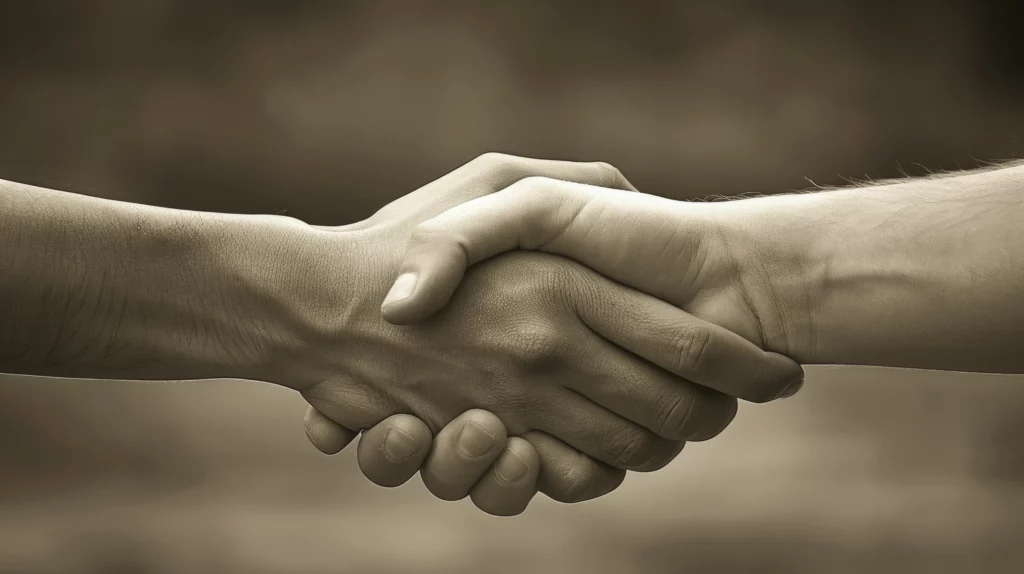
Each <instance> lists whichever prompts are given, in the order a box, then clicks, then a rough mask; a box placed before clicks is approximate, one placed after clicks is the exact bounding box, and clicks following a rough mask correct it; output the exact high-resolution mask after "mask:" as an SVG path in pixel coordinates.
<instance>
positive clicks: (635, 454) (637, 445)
mask: <svg viewBox="0 0 1024 574" xmlns="http://www.w3.org/2000/svg"><path fill="white" fill-rule="evenodd" d="M613 445H614V446H611V448H610V452H609V454H610V455H611V456H610V458H609V463H610V464H611V465H612V466H614V467H615V468H621V469H630V468H633V467H637V466H643V465H644V464H646V463H647V462H648V458H649V453H650V452H651V448H652V446H653V441H652V440H651V438H650V437H648V436H645V435H644V433H640V432H633V431H630V432H626V433H624V434H623V435H622V437H621V438H620V440H619V441H617V443H613Z"/></svg>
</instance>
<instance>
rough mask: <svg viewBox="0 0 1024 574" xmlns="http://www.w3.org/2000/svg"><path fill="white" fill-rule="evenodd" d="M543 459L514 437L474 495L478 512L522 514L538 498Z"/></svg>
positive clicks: (479, 483) (509, 440)
mask: <svg viewBox="0 0 1024 574" xmlns="http://www.w3.org/2000/svg"><path fill="white" fill-rule="evenodd" d="M539 476H540V457H539V456H537V451H536V449H534V448H533V445H531V444H530V443H529V442H527V441H526V440H525V439H521V438H518V437H511V438H509V439H508V442H507V443H506V444H505V450H503V451H502V453H501V455H500V456H499V457H498V460H497V461H495V463H494V464H493V465H492V466H491V469H490V471H489V472H488V473H487V474H486V475H484V477H483V478H481V479H480V480H479V481H478V482H477V483H476V485H475V486H473V489H472V490H471V491H470V493H469V495H470V498H471V499H472V500H473V504H475V505H476V507H477V508H479V509H480V510H483V511H484V512H486V513H487V514H493V515H494V516H516V515H518V514H522V513H523V511H525V510H526V507H527V506H529V505H530V501H531V500H533V496H534V495H535V494H537V479H538V477H539Z"/></svg>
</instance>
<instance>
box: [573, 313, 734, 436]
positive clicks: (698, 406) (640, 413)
mask: <svg viewBox="0 0 1024 574" xmlns="http://www.w3.org/2000/svg"><path fill="white" fill-rule="evenodd" d="M588 334H589V335H591V336H589V337H583V338H581V339H578V340H577V342H578V343H579V344H580V345H582V346H583V348H584V349H585V351H584V355H585V356H586V357H587V360H586V361H580V364H579V365H577V366H578V368H579V369H580V374H579V375H576V376H573V377H570V378H567V379H566V380H565V385H566V386H567V387H568V388H570V389H572V390H574V391H576V392H578V393H580V394H581V395H583V396H585V397H587V398H588V399H590V400H592V401H594V402H595V403H597V404H599V405H601V406H603V407H604V408H606V409H608V410H609V411H612V412H614V413H616V414H618V415H620V416H622V417H624V418H626V419H628V420H630V421H632V422H634V423H636V424H638V425H641V426H643V427H644V428H647V429H648V430H650V431H651V432H653V433H655V434H657V435H658V436H661V437H664V438H667V439H672V440H688V441H700V440H707V439H710V438H712V437H714V436H716V435H717V434H718V433H720V432H722V431H723V430H725V428H726V426H728V425H729V423H730V422H732V420H733V418H734V417H735V416H736V408H737V405H736V399H735V398H733V397H730V396H728V395H725V394H723V393H720V392H717V391H714V390H712V389H709V388H707V387H703V386H700V385H696V384H694V383H691V382H689V381H687V380H684V379H681V378H679V377H678V376H676V375H674V374H672V373H669V372H668V371H666V370H665V369H662V368H661V367H658V366H657V365H654V364H652V363H650V362H649V361H646V360H644V359H642V358H640V357H637V356H636V355H633V354H631V353H629V352H628V351H625V350H623V349H622V348H620V347H617V346H615V345H614V344H612V343H610V342H608V341H607V340H606V339H603V338H601V337H599V336H597V335H595V334H592V333H588Z"/></svg>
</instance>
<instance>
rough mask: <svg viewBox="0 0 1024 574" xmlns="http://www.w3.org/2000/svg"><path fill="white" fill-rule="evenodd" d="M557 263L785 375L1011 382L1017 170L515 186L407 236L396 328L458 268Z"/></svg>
mask: <svg viewBox="0 0 1024 574" xmlns="http://www.w3.org/2000/svg"><path fill="white" fill-rule="evenodd" d="M516 248H518V249H532V250H537V251H543V252H547V253H553V254H558V255H562V256H566V257H570V258H572V259H574V260H576V261H579V262H581V263H583V264H585V265H587V266H589V267H591V268H593V269H594V270H596V271H599V272H601V273H602V274H604V275H606V276H608V277H610V278H612V279H615V280H617V281H619V282H621V283H623V284H624V285H628V286H631V287H634V288H636V289H639V290H641V291H643V292H645V293H648V294H651V295H654V296H656V297H658V298H659V299H663V300H665V301H668V302H670V303H672V304H673V305H676V306H677V307H679V308H681V309H684V310H686V311H687V312H689V313H692V314H693V315H696V316H699V317H702V318H704V319H707V320H709V321H712V322H714V323H716V324H718V325H722V326H725V327H727V328H728V329H729V330H730V331H732V332H735V333H739V334H741V335H742V336H743V337H745V338H746V339H748V340H749V341H751V342H754V343H756V344H757V345H759V346H762V347H764V348H765V349H768V350H770V351H774V352H777V353H782V354H785V355H787V356H790V357H793V358H794V359H795V360H797V361H799V362H800V363H801V364H848V365H876V366H889V367H909V368H922V369H937V370H956V371H975V372H1000V373H1024V353H1022V352H1021V341H1022V338H1024V297H1022V296H1021V293H1022V288H1024V166H1011V167H1006V168H1003V169H989V170H984V171H978V172H970V173H963V174H956V175H949V176H945V177H936V178H925V179H918V180H910V181H902V182H894V183H890V184H887V185H878V186H872V187H862V188H851V189H843V190H832V191H824V192H818V193H804V194H795V195H781V196H772V197H762V198H756V199H745V200H738V201H731V202H713V203H695V202H679V201H672V200H667V199H664V198H660V197H656V196H651V195H646V194H641V193H634V194H624V193H620V192H617V191H615V190H608V189H601V188H597V187H594V186H589V185H583V184H576V183H569V182H556V181H552V180H548V179H543V178H537V179H526V180H523V181H520V182H518V183H516V184H514V185H513V186H511V187H510V188H508V189H506V190H503V191H501V192H499V193H497V194H493V195H490V196H488V197H485V198H481V199H479V200H475V201H472V202H468V203H466V204H464V205H460V206H458V207H457V208H454V209H452V210H450V211H448V212H446V213H444V214H442V215H440V216H438V217H436V218H434V219H432V220H429V221H427V222H424V223H423V224H421V225H420V226H419V227H418V229H417V230H416V232H415V233H414V238H413V240H412V241H411V242H410V246H409V250H408V253H407V257H406V259H405V260H404V261H403V263H402V266H401V273H403V274H404V273H413V274H417V275H418V276H419V277H420V284H419V287H418V288H417V289H416V291H414V292H413V293H412V296H411V297H409V298H407V299H405V300H403V301H398V302H394V303H386V304H385V305H384V307H383V316H384V317H385V319H387V320H389V321H392V322H394V323H396V324H407V323H412V322H415V321H417V320H421V319H422V318H423V317H425V316H427V315H429V314H431V313H432V312H434V311H435V310H436V309H438V308H440V307H442V306H443V305H444V302H445V300H446V299H447V298H448V296H449V295H450V293H452V292H453V291H454V290H455V287H456V286H457V285H458V282H459V278H460V277H461V276H462V274H463V272H464V270H465V268H466V267H467V266H468V265H472V264H475V263H477V262H480V261H483V260H486V259H488V258H489V257H493V256H495V255H497V254H499V253H501V252H503V251H506V250H509V249H516Z"/></svg>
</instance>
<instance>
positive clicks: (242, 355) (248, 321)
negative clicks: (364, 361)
mask: <svg viewBox="0 0 1024 574" xmlns="http://www.w3.org/2000/svg"><path fill="white" fill-rule="evenodd" d="M299 226H303V224H301V223H300V222H297V221H295V220H290V219H288V218H277V217H271V216H241V215H226V214H210V213H198V212H189V211H182V210H173V209H164V208H157V207H151V206H144V205H136V204H131V203H124V202H117V201H109V200H103V199H98V198H93V197H87V196H82V195H76V194H71V193H63V192H58V191H52V190H45V189H40V188H35V187H31V186H25V185H19V184H15V183H9V182H0V246H2V247H0V269H2V270H3V273H2V275H0V297H2V300H3V302H4V305H3V307H2V308H0V371H2V372H14V373H26V374H38V375H52V376H69V377H85V378H120V379H199V378H215V377H235V378H255V379H261V378H262V379H264V380H266V379H267V376H268V375H270V374H271V373H273V372H277V371H280V370H281V369H282V366H281V365H282V362H283V361H285V360H286V359H285V358H284V357H283V355H284V354H287V353H288V350H289V349H290V348H291V347H293V346H294V344H293V343H292V341H293V340H297V339H299V338H301V337H302V333H301V321H299V320H297V319H296V318H295V317H296V315H297V314H296V313H295V312H294V311H295V310H294V309H289V308H287V307H286V306H285V305H284V303H282V302H283V301H286V300H287V299H286V297H284V295H286V293H284V291H286V290H288V289H291V288H292V286H291V284H290V283H288V282H287V281H280V279H281V278H282V277H283V276H285V273H284V271H285V270H284V269H283V268H282V262H284V261H288V260H289V253H288V252H289V250H294V249H295V248H296V247H297V244H296V242H295V241H294V237H293V236H294V231H296V230H297V228H298V227H299ZM272 238H274V239H276V240H271V239H272Z"/></svg>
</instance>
